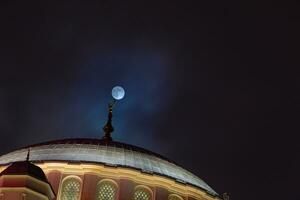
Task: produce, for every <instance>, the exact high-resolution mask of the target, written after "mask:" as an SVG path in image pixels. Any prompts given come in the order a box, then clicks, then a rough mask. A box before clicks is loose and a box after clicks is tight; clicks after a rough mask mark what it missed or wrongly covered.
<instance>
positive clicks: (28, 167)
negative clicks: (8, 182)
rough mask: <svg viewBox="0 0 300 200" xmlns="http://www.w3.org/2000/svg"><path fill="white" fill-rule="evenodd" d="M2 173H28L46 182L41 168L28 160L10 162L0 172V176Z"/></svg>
mask: <svg viewBox="0 0 300 200" xmlns="http://www.w3.org/2000/svg"><path fill="white" fill-rule="evenodd" d="M3 175H29V176H32V177H34V178H37V179H39V180H41V181H43V182H46V183H48V180H47V178H46V176H45V174H44V172H43V170H42V169H41V168H39V167H38V166H36V165H34V164H32V163H30V162H28V161H19V162H14V163H12V164H11V165H10V166H8V167H7V168H6V169H5V170H3V171H2V172H1V173H0V176H3Z"/></svg>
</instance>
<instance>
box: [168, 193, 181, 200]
mask: <svg viewBox="0 0 300 200" xmlns="http://www.w3.org/2000/svg"><path fill="white" fill-rule="evenodd" d="M172 196H174V197H176V198H178V200H183V198H182V197H181V196H179V195H178V194H173V193H172V194H169V195H168V200H169V199H170V197H172Z"/></svg>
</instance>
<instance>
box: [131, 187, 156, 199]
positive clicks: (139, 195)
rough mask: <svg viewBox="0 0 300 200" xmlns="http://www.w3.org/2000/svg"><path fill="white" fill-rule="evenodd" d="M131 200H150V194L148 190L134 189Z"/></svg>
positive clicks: (143, 188) (144, 188)
mask: <svg viewBox="0 0 300 200" xmlns="http://www.w3.org/2000/svg"><path fill="white" fill-rule="evenodd" d="M132 199H133V200H151V199H152V193H151V191H150V190H149V189H147V188H146V187H143V186H138V187H136V189H135V191H134V194H133V198H132Z"/></svg>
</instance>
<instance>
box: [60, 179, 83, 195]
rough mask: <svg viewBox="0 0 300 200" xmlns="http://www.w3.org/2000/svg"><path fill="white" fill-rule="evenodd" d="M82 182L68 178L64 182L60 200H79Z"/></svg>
mask: <svg viewBox="0 0 300 200" xmlns="http://www.w3.org/2000/svg"><path fill="white" fill-rule="evenodd" d="M80 187H81V182H80V180H78V179H77V178H73V177H71V178H67V179H66V180H64V181H63V184H62V192H61V196H60V200H79V197H80Z"/></svg>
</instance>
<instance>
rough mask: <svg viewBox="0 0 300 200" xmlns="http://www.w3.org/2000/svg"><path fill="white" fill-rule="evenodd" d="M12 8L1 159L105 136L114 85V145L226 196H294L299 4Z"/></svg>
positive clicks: (6, 13) (0, 26) (2, 64)
mask: <svg viewBox="0 0 300 200" xmlns="http://www.w3.org/2000/svg"><path fill="white" fill-rule="evenodd" d="M22 2H23V3H15V4H14V3H4V2H2V3H1V5H0V69H1V70H0V135H1V139H0V154H3V153H7V152H9V151H11V150H14V149H16V148H19V147H22V146H25V145H29V144H33V143H38V142H43V141H48V140H53V139H62V138H74V137H88V138H101V137H102V130H101V128H102V126H103V125H104V123H105V121H106V117H107V103H108V102H109V101H110V99H111V96H110V91H111V89H112V87H113V86H115V85H121V86H123V87H124V88H125V90H126V96H125V98H124V99H123V100H121V101H119V102H118V103H117V105H116V107H115V110H114V118H113V124H114V127H115V132H114V133H113V138H114V139H115V140H118V141H121V142H125V143H130V144H133V145H137V146H141V147H144V148H147V149H149V150H152V151H154V152H157V153H160V154H162V155H164V156H166V157H168V158H170V159H172V160H174V161H175V162H177V163H179V164H180V165H182V166H184V167H185V168H186V169H188V170H190V171H192V172H193V173H195V174H196V175H198V176H199V177H201V178H202V179H203V180H205V181H206V182H207V183H208V184H209V185H210V186H211V187H212V188H214V189H215V190H216V191H217V192H218V193H219V194H222V193H223V192H228V193H229V194H230V195H231V199H232V200H241V199H243V200H257V199H272V200H274V199H300V192H299V179H300V170H299V169H300V156H299V154H300V146H299V136H298V135H299V133H300V128H299V110H300V95H299V89H300V81H299V77H300V70H299V64H300V61H299V52H300V51H299V46H300V45H299V44H300V39H299V37H300V36H299V35H300V31H299V30H300V28H299V27H300V26H299V25H300V17H299V9H298V7H297V6H299V4H298V5H296V4H294V5H291V4H289V5H287V4H285V3H284V1H283V2H280V3H278V2H274V1H256V0H254V1H253V0H252V1H221V0H215V1H199V0H198V1H194V2H192V1H169V2H164V1H158V2H155V1H147V2H146V1H141V0H139V1H130V2H129V1H120V2H118V1H98V3H97V4H89V3H80V1H75V0H73V1H72V4H63V3H61V4H53V1H51V2H52V3H45V2H46V1H38V3H35V4H30V3H28V1H22ZM49 2H50V1H49Z"/></svg>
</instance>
